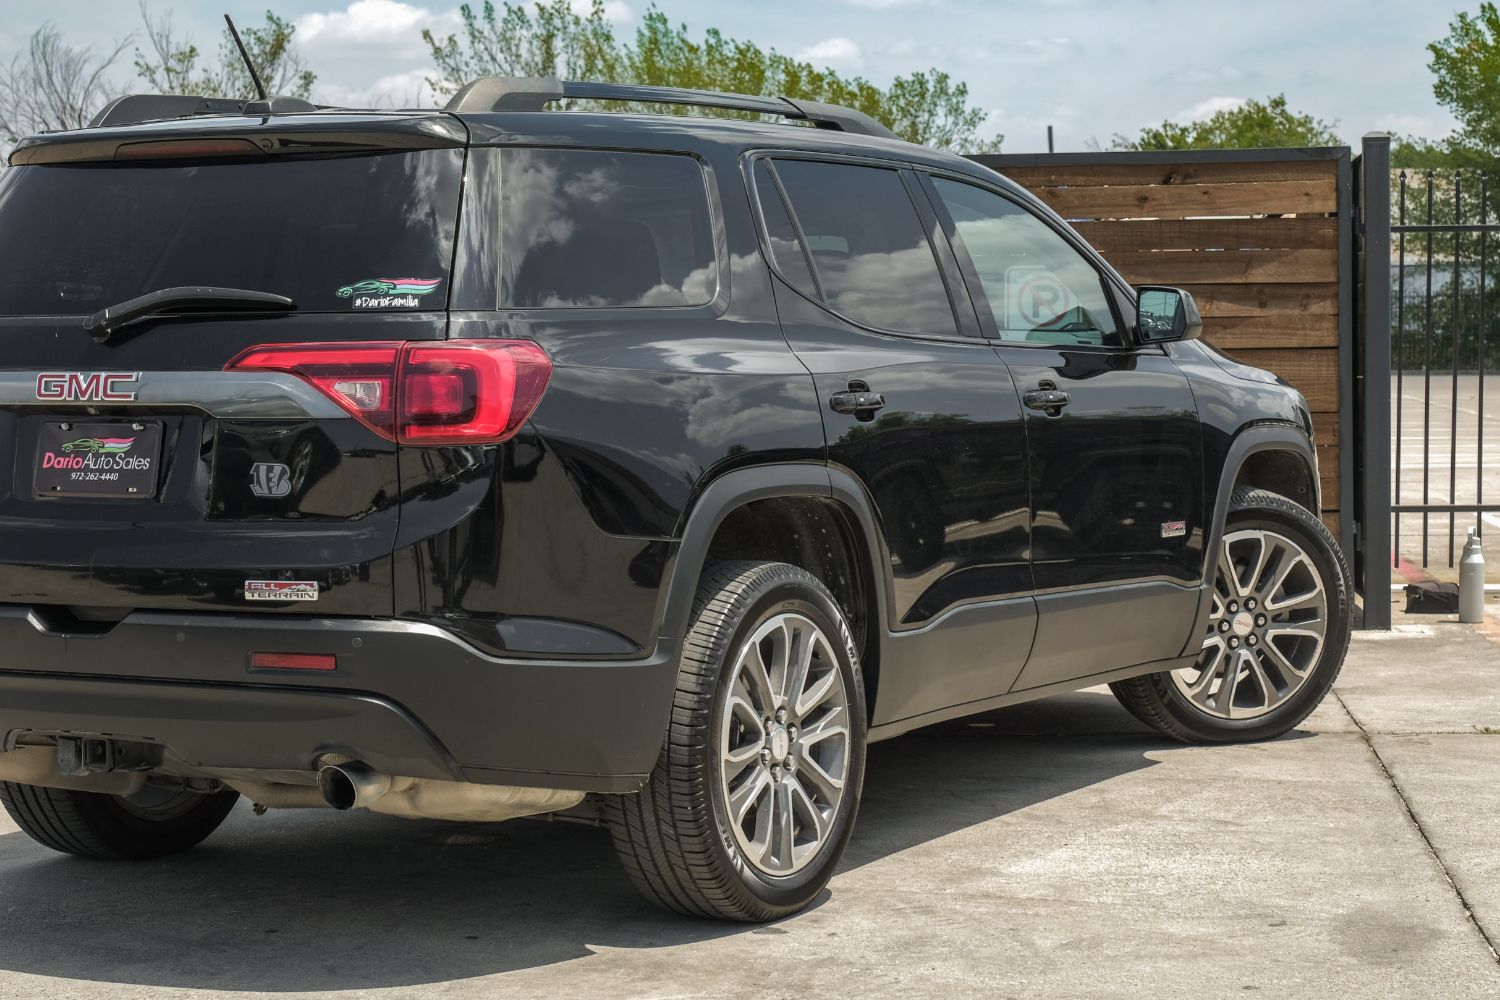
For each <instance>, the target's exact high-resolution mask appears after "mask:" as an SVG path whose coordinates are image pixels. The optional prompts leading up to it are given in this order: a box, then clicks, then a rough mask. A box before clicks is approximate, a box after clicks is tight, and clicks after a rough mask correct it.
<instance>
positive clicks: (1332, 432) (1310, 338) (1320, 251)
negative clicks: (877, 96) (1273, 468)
mask: <svg viewBox="0 0 1500 1000" xmlns="http://www.w3.org/2000/svg"><path fill="white" fill-rule="evenodd" d="M974 159H976V160H978V161H980V162H982V163H984V164H985V165H986V166H989V167H991V168H992V169H995V170H998V171H1000V172H1001V173H1003V174H1005V175H1006V176H1008V177H1010V178H1011V179H1012V180H1014V181H1015V182H1016V183H1018V184H1020V185H1022V186H1023V187H1025V188H1027V189H1029V190H1030V191H1031V192H1032V193H1034V194H1036V195H1037V196H1038V197H1040V198H1041V199H1042V200H1043V201H1045V202H1046V203H1047V204H1048V205H1051V206H1052V208H1053V209H1055V210H1056V211H1057V212H1058V214H1060V215H1062V216H1063V218H1065V219H1067V220H1068V221H1069V222H1070V223H1072V225H1073V226H1074V228H1075V229H1077V230H1078V231H1079V232H1080V233H1082V234H1083V236H1084V237H1085V238H1086V239H1087V240H1088V241H1089V242H1090V243H1091V244H1093V246H1094V247H1095V248H1097V249H1098V250H1099V251H1100V253H1102V254H1103V255H1104V256H1105V257H1106V258H1107V259H1108V260H1109V262H1110V263H1111V264H1112V265H1114V267H1115V268H1116V269H1117V270H1118V271H1119V272H1120V273H1121V274H1122V275H1124V277H1125V278H1126V280H1128V281H1130V282H1131V283H1132V284H1163V285H1176V286H1179V287H1181V288H1185V289H1187V290H1188V291H1190V292H1192V293H1193V298H1194V299H1195V300H1196V301H1197V303H1198V308H1199V309H1200V310H1201V311H1202V313H1203V336H1204V339H1205V340H1207V341H1208V342H1209V343H1211V344H1213V345H1214V346H1215V347H1217V348H1219V349H1220V350H1222V351H1224V352H1225V353H1226V354H1229V355H1231V356H1232V357H1234V358H1236V359H1238V360H1240V361H1243V362H1244V363H1246V364H1249V365H1254V366H1256V367H1257V368H1265V369H1268V370H1270V371H1273V372H1275V373H1277V374H1278V375H1280V376H1281V377H1282V378H1284V379H1286V380H1287V381H1288V382H1290V383H1291V384H1292V385H1294V386H1296V387H1297V388H1298V389H1299V390H1301V392H1302V393H1303V395H1305V396H1306V397H1307V401H1308V404H1309V405H1310V406H1311V408H1312V410H1313V422H1314V425H1315V428H1316V432H1317V443H1318V458H1319V463H1318V464H1319V470H1320V473H1321V477H1322V488H1323V516H1324V520H1325V522H1327V523H1328V525H1329V528H1330V529H1331V530H1332V531H1333V533H1334V535H1335V536H1336V537H1341V539H1342V540H1343V541H1344V542H1345V544H1346V545H1347V544H1348V543H1349V538H1348V537H1347V536H1344V535H1343V534H1342V532H1341V530H1340V529H1341V526H1342V525H1341V519H1340V510H1341V505H1342V501H1343V492H1344V491H1343V489H1342V486H1343V482H1345V481H1348V480H1345V478H1344V473H1345V472H1346V471H1348V470H1347V469H1346V462H1345V459H1346V457H1347V456H1344V455H1341V454H1340V447H1339V445H1340V441H1341V439H1342V438H1343V437H1344V436H1345V434H1346V433H1347V432H1348V426H1347V424H1346V422H1345V421H1346V419H1347V416H1346V414H1347V412H1348V410H1349V407H1348V406H1346V405H1345V404H1346V403H1347V402H1349V400H1348V399H1347V398H1346V397H1347V396H1349V395H1350V394H1351V393H1350V382H1349V376H1348V372H1349V370H1350V369H1349V364H1351V363H1352V362H1348V363H1346V358H1347V354H1346V353H1345V348H1341V345H1347V344H1348V343H1349V330H1350V329H1351V327H1350V324H1351V322H1352V312H1353V308H1352V298H1351V297H1352V287H1351V285H1352V282H1351V281H1350V278H1349V276H1350V275H1351V274H1352V268H1351V267H1350V266H1349V263H1350V261H1349V259H1348V258H1347V256H1346V255H1347V254H1348V253H1350V252H1351V251H1350V250H1349V249H1348V248H1349V247H1350V246H1351V241H1350V240H1349V239H1348V238H1347V234H1348V229H1347V228H1346V227H1347V226H1348V225H1349V223H1350V219H1349V216H1350V207H1349V206H1350V180H1349V178H1350V159H1349V150H1348V149H1345V148H1335V149H1287V150H1235V151H1217V150H1215V151H1205V152H1191V153H1188V152H1174V153H1059V154H1047V155H999V156H976V157H974ZM1341 425H1343V426H1341ZM1349 468H1352V466H1351V467H1349ZM1349 474H1350V475H1351V476H1352V472H1350V473H1349Z"/></svg>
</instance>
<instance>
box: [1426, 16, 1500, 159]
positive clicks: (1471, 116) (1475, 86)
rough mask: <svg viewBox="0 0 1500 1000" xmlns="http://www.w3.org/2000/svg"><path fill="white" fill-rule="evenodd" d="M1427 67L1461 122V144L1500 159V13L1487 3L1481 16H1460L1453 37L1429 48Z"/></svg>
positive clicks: (1452, 29)
mask: <svg viewBox="0 0 1500 1000" xmlns="http://www.w3.org/2000/svg"><path fill="white" fill-rule="evenodd" d="M1427 51H1428V53H1429V54H1430V55H1431V56H1432V60H1431V61H1430V62H1429V63H1428V64H1427V68H1428V69H1430V70H1432V73H1433V75H1434V76H1435V77H1436V79H1435V80H1434V81H1433V84H1432V92H1433V95H1434V96H1436V97H1437V99H1438V103H1439V104H1441V105H1442V106H1443V107H1445V108H1447V109H1448V110H1449V111H1451V112H1453V116H1454V117H1455V118H1457V119H1458V124H1459V132H1458V135H1456V136H1455V137H1454V140H1455V141H1456V144H1457V145H1459V146H1460V147H1465V148H1468V149H1471V150H1476V151H1480V152H1483V153H1485V154H1488V156H1490V157H1491V158H1494V157H1496V156H1500V13H1497V12H1496V10H1495V5H1494V4H1493V3H1481V4H1480V5H1479V14H1478V15H1477V16H1476V15H1474V14H1469V13H1467V12H1460V13H1459V14H1458V15H1457V16H1456V17H1455V18H1454V19H1453V21H1452V23H1450V24H1449V25H1448V35H1447V37H1445V38H1440V39H1438V40H1437V41H1435V42H1431V43H1429V44H1428V46H1427Z"/></svg>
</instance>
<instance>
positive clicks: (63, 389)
mask: <svg viewBox="0 0 1500 1000" xmlns="http://www.w3.org/2000/svg"><path fill="white" fill-rule="evenodd" d="M323 127H324V128H330V127H332V126H323ZM429 131H433V130H429ZM437 131H441V130H437ZM343 138H344V141H343V142H342V145H343V146H344V148H347V149H350V150H351V151H350V152H346V153H337V154H330V152H329V145H330V144H329V142H328V141H327V140H328V139H329V136H328V135H327V134H326V133H324V134H323V135H322V136H321V138H320V139H318V140H317V141H314V140H313V139H312V138H309V139H308V140H307V144H308V145H309V146H310V147H314V148H316V149H317V153H318V155H309V156H296V155H291V156H280V157H269V156H261V155H245V151H244V150H243V149H242V148H239V149H237V148H236V147H234V146H232V145H228V144H224V143H220V144H218V145H214V144H212V143H210V144H204V145H198V146H194V145H186V146H183V145H181V144H177V145H175V146H174V145H173V144H171V143H158V144H157V145H156V146H155V147H153V148H150V149H145V150H140V149H137V150H136V155H135V157H134V158H132V159H129V160H120V159H117V158H114V157H110V158H107V159H103V160H102V161H101V159H100V157H99V154H98V153H97V150H96V151H94V152H93V153H92V154H91V156H92V158H91V159H86V160H83V161H79V160H77V159H69V158H68V157H67V156H59V157H57V158H55V159H56V162H39V163H33V164H31V165H24V166H14V167H11V168H9V169H6V170H4V171H0V244H3V245H4V246H5V247H6V248H7V252H6V264H5V266H4V267H3V268H0V602H10V603H24V604H28V605H33V606H41V607H43V608H46V609H50V610H47V611H45V612H44V614H47V615H53V616H55V617H56V619H57V623H58V625H59V627H73V626H74V625H76V623H77V621H79V620H86V619H89V618H103V619H106V620H107V619H109V618H111V617H117V616H118V615H119V614H121V613H123V612H125V611H128V610H129V609H134V608H158V609H161V608H172V609H191V610H233V611H277V612H303V613H313V614H358V615H389V614H390V613H391V608H392V598H391V566H390V562H391V558H390V557H391V551H392V547H393V543H394V539H395V537H396V528H397V521H398V515H399V495H398V487H397V484H398V482H399V477H398V474H397V448H396V445H395V444H394V443H393V441H391V440H390V438H389V436H387V435H383V434H382V433H380V432H379V430H378V428H379V427H380V426H381V422H382V413H381V407H382V406H383V405H389V402H390V398H389V397H390V393H389V382H388V381H385V382H382V380H381V379H382V376H381V375H379V374H378V373H375V372H374V370H373V369H372V370H371V371H370V372H366V373H365V376H366V377H361V370H360V369H359V368H358V366H357V365H356V366H355V367H354V368H347V369H342V370H343V371H345V376H342V381H340V380H338V379H332V378H330V379H326V380H324V383H323V386H322V388H319V387H317V386H315V385H314V384H312V383H311V382H309V381H308V380H305V379H300V378H298V377H296V376H294V375H291V374H286V373H283V372H280V371H276V370H269V369H266V368H263V369H261V370H236V371H226V370H225V368H226V366H228V365H230V364H231V363H232V362H233V361H234V359H236V358H237V357H241V356H242V355H243V354H244V352H247V351H248V350H249V349H250V348H252V347H256V346H260V345H287V344H290V345H307V344H310V343H322V344H330V345H333V347H332V348H331V350H332V352H333V353H332V354H331V355H329V356H330V357H332V356H336V355H337V354H338V352H339V350H340V348H339V346H338V345H345V344H351V343H352V342H371V341H374V342H393V341H412V340H416V341H421V340H436V339H441V338H443V337H444V336H445V335H446V325H447V313H446V300H447V294H448V288H447V285H448V278H449V268H450V266H451V260H452V256H453V240H454V229H455V226H456V220H457V215H458V200H459V178H460V176H461V172H462V166H463V156H464V150H463V149H462V148H461V143H462V140H461V138H455V137H453V136H446V137H445V136H443V135H440V134H436V133H435V137H429V138H431V141H427V140H423V139H420V138H419V140H418V141H421V142H425V144H426V145H427V146H432V145H438V146H442V147H446V148H416V149H412V148H406V149H400V148H398V149H396V150H394V151H390V152H375V151H372V150H370V149H368V148H362V147H367V146H369V145H370V143H369V142H367V141H366V139H365V137H362V136H361V135H355V134H351V135H348V136H346V137H343ZM387 138H388V140H389V141H390V143H391V144H392V145H396V146H401V145H411V144H412V142H413V137H412V136H410V135H407V136H404V137H403V136H400V135H396V136H390V137H387ZM270 141H271V140H270V139H269V138H268V139H267V142H268V143H269V142H270ZM319 143H321V147H320V146H319ZM339 144H340V143H334V144H333V145H339ZM127 145H128V144H127ZM242 145H243V143H242ZM120 148H121V150H123V149H124V148H125V146H121V147H120ZM225 149H227V150H228V152H227V153H226V152H224V150H225ZM33 152H35V151H33ZM251 152H252V154H253V152H254V151H253V149H252V150H251ZM106 155H107V154H106ZM119 155H123V154H120V153H117V154H116V156H119ZM40 159H44V160H45V159H46V157H45V156H42V157H40ZM178 286H221V287H230V288H236V289H248V290H253V291H261V292H271V293H275V294H277V295H283V296H286V297H289V298H290V299H292V300H293V301H294V303H295V306H296V308H295V310H294V311H290V312H276V313H260V314H254V313H246V312H241V311H236V310H235V309H233V308H226V309H224V310H221V311H218V312H212V313H194V314H191V315H181V316H163V317H157V318H151V319H148V320H146V321H144V322H139V323H136V324H133V325H129V326H125V327H122V328H120V329H118V330H117V331H115V332H114V333H113V335H112V336H111V337H110V338H109V339H108V340H107V341H106V342H104V343H100V342H98V341H96V339H95V338H94V337H93V336H91V334H90V332H89V331H87V330H86V329H85V325H84V324H85V320H86V319H87V318H88V317H89V316H90V315H91V314H94V313H95V312H96V311H98V310H101V309H104V308H106V307H110V306H114V305H117V304H119V303H121V302H124V301H126V300H129V299H132V298H135V297H137V296H140V295H143V294H145V293H148V292H153V291H156V290H159V289H165V288H173V287H178ZM346 353H347V352H346ZM259 357H260V358H261V360H262V361H263V362H264V361H265V360H266V359H267V358H271V359H272V364H271V366H270V367H272V368H274V367H275V365H274V357H275V355H268V354H267V353H266V352H261V354H260V355H259ZM356 360H357V359H356ZM329 370H330V371H332V370H333V369H329ZM382 394H384V395H382Z"/></svg>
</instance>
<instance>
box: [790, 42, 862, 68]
mask: <svg viewBox="0 0 1500 1000" xmlns="http://www.w3.org/2000/svg"><path fill="white" fill-rule="evenodd" d="M797 58H798V59H803V60H806V61H807V62H810V63H813V64H815V65H817V66H831V67H833V68H835V69H854V68H857V67H858V66H860V65H861V64H862V63H863V62H864V61H865V57H864V53H863V52H861V51H860V50H859V46H858V45H856V44H855V43H854V41H853V40H852V39H848V38H844V37H843V36H838V37H834V38H825V39H823V40H822V41H821V42H814V43H813V44H812V45H809V46H808V47H807V48H805V49H801V50H799V51H798V52H797Z"/></svg>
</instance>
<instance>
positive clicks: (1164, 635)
mask: <svg viewBox="0 0 1500 1000" xmlns="http://www.w3.org/2000/svg"><path fill="white" fill-rule="evenodd" d="M928 183H929V184H930V187H929V191H930V192H931V194H932V196H933V199H934V202H935V204H936V206H937V207H938V208H939V210H940V211H942V212H943V213H944V216H945V219H944V225H945V228H946V229H947V231H948V233H949V235H950V237H951V238H952V239H953V241H954V244H955V248H956V252H957V254H958V255H959V258H960V260H961V262H962V265H963V269H964V271H965V272H966V276H967V278H968V279H969V281H970V283H971V284H972V285H973V286H974V291H975V297H976V300H977V301H979V302H980V303H982V307H981V309H980V320H981V322H982V324H983V325H984V328H985V330H986V332H987V333H988V334H989V335H990V336H991V337H992V338H993V341H994V343H995V346H996V350H997V351H998V352H999V354H1000V356H1001V357H1002V358H1004V359H1005V362H1006V364H1007V365H1009V367H1010V370H1011V372H1012V374H1013V375H1014V377H1015V379H1016V383H1017V386H1018V388H1019V390H1020V392H1021V397H1022V403H1023V407H1024V410H1025V414H1026V436H1027V441H1028V446H1029V453H1030V457H1031V464H1030V485H1031V564H1032V572H1033V574H1034V576H1035V579H1036V588H1037V613H1038V623H1037V636H1036V643H1035V645H1034V647H1033V649H1032V653H1031V657H1030V659H1029V660H1028V662H1027V664H1026V669H1025V671H1024V672H1023V673H1022V674H1021V676H1020V678H1019V679H1018V680H1017V682H1016V688H1017V689H1018V690H1020V689H1025V688H1030V687H1039V686H1042V685H1046V684H1052V683H1056V682H1060V681H1067V680H1073V679H1075V678H1079V677H1085V676H1088V675H1090V674H1095V673H1100V672H1103V671H1106V670H1110V669H1113V668H1116V667H1126V666H1132V665H1135V664H1138V663H1147V662H1151V661H1154V660H1160V659H1165V658H1168V657H1173V656H1176V655H1177V654H1178V653H1179V652H1180V651H1181V650H1182V648H1183V645H1184V644H1185V642H1186V641H1187V632H1188V629H1189V628H1190V626H1191V623H1192V622H1193V620H1194V617H1195V612H1196V608H1197V600H1198V598H1197V595H1198V589H1197V585H1198V581H1199V579H1200V577H1201V573H1202V546H1203V537H1204V535H1203V532H1204V505H1203V497H1202V489H1201V485H1200V484H1201V483H1202V481H1203V477H1202V464H1203V456H1202V440H1201V429H1200V426H1199V421H1198V412H1197V404H1196V403H1195V401H1194V399H1193V394H1192V390H1191V389H1190V388H1189V386H1188V381H1187V378H1186V377H1185V376H1184V375H1183V374H1182V373H1181V372H1180V371H1179V370H1178V369H1177V366H1176V365H1175V364H1174V363H1173V361H1172V359H1171V358H1169V357H1167V355H1166V352H1165V351H1164V350H1163V349H1162V348H1161V347H1160V346H1150V345H1140V344H1138V343H1136V342H1135V340H1134V332H1133V330H1132V329H1131V326H1132V324H1130V323H1128V322H1127V321H1126V319H1125V317H1124V316H1123V315H1122V314H1121V311H1120V304H1121V302H1122V301H1123V296H1117V291H1116V290H1115V289H1114V288H1112V286H1111V283H1110V281H1109V279H1108V278H1107V277H1106V276H1105V275H1104V273H1103V272H1102V271H1101V270H1100V269H1099V268H1098V267H1096V265H1095V264H1094V262H1093V261H1092V260H1091V259H1090V258H1089V256H1088V255H1087V254H1086V253H1084V252H1083V251H1082V250H1081V249H1080V248H1078V247H1077V246H1075V245H1074V243H1073V242H1072V239H1071V238H1070V237H1069V236H1067V235H1066V234H1064V233H1063V232H1062V229H1061V226H1060V224H1058V227H1054V225H1053V224H1052V223H1051V222H1049V221H1046V220H1044V219H1043V218H1042V217H1041V216H1040V215H1037V214H1034V213H1032V212H1031V211H1029V210H1028V209H1027V208H1026V207H1024V206H1023V205H1021V204H1020V203H1019V202H1017V201H1013V200H1011V199H1009V198H1007V197H1005V196H1003V195H1002V194H1000V193H998V192H996V191H992V190H988V189H985V188H982V187H980V186H977V185H975V184H971V183H969V182H967V181H963V180H959V179H957V178H945V177H940V176H938V177H931V178H929V180H928Z"/></svg>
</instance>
